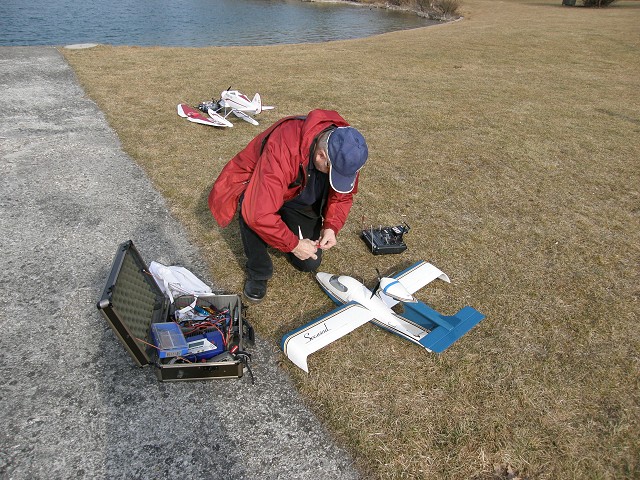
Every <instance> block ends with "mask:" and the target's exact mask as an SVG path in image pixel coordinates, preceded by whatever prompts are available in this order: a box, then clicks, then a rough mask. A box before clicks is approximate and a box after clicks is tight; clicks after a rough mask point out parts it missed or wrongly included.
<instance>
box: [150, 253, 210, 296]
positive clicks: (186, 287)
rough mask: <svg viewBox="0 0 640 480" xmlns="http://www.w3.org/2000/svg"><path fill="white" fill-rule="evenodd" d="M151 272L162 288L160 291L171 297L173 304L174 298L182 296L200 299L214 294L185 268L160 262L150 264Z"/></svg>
mask: <svg viewBox="0 0 640 480" xmlns="http://www.w3.org/2000/svg"><path fill="white" fill-rule="evenodd" d="M149 271H150V272H151V274H152V275H153V278H154V279H155V281H156V283H157V284H158V286H159V287H160V290H162V291H163V292H164V293H166V294H167V295H168V296H169V300H170V301H171V302H172V303H173V299H174V297H179V296H181V295H193V296H194V297H198V296H201V295H208V294H211V293H212V291H211V287H209V286H208V285H207V284H205V283H204V282H203V281H202V280H200V279H199V278H198V277H196V276H195V275H194V274H193V273H191V272H190V271H189V270H187V269H186V268H184V267H178V266H170V267H167V266H166V265H163V264H161V263H158V262H151V264H149Z"/></svg>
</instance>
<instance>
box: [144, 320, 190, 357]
mask: <svg viewBox="0 0 640 480" xmlns="http://www.w3.org/2000/svg"><path fill="white" fill-rule="evenodd" d="M151 336H152V337H153V343H154V345H155V346H156V347H158V357H160V358H167V357H181V356H183V355H186V354H187V353H188V352H189V347H188V346H187V341H186V340H185V338H184V335H183V333H182V330H180V326H179V325H178V324H177V323H174V322H164V323H153V324H151Z"/></svg>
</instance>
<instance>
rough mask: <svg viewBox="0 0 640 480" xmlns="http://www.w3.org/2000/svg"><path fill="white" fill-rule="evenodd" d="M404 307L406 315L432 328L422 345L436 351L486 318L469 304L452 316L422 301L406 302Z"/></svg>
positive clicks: (452, 342) (423, 339)
mask: <svg viewBox="0 0 640 480" xmlns="http://www.w3.org/2000/svg"><path fill="white" fill-rule="evenodd" d="M404 308H405V311H404V313H403V316H404V317H406V318H407V319H409V320H411V321H413V322H415V323H417V324H418V325H420V326H421V327H424V328H426V329H428V330H431V331H430V332H429V333H428V334H427V335H426V336H425V337H423V338H422V339H421V340H420V345H422V346H423V347H424V348H427V349H429V350H431V351H432V352H436V353H442V352H444V351H445V350H446V349H447V348H449V347H450V346H451V345H453V344H454V343H455V342H456V340H458V339H460V338H462V337H463V336H464V334H465V333H467V332H468V331H469V330H471V329H472V328H473V327H475V326H476V325H477V324H478V323H480V321H481V320H482V319H483V318H484V314H482V313H480V312H479V311H478V310H476V309H475V308H473V307H469V306H467V307H464V308H462V309H460V310H459V311H458V313H456V314H455V315H451V316H445V315H441V314H440V313H438V312H437V311H435V310H434V309H432V308H431V307H429V306H427V305H425V304H424V303H421V302H418V303H405V304H404Z"/></svg>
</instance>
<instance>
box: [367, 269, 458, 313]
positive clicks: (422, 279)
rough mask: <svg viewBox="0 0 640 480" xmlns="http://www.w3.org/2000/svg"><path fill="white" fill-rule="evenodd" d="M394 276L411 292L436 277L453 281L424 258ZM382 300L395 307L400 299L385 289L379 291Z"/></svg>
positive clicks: (449, 281)
mask: <svg viewBox="0 0 640 480" xmlns="http://www.w3.org/2000/svg"><path fill="white" fill-rule="evenodd" d="M391 278H394V279H395V280H397V281H398V282H400V283H401V284H402V286H403V287H404V288H405V289H406V290H407V291H408V292H409V293H415V292H417V291H418V290H420V289H421V288H422V287H424V286H425V285H427V284H428V283H431V282H433V281H434V280H435V279H436V278H439V279H440V280H443V281H445V282H447V283H451V280H449V277H448V276H447V274H446V273H444V272H443V271H442V270H440V269H439V268H437V267H435V266H433V265H431V264H430V263H427V262H425V261H424V260H422V261H420V262H417V263H415V264H414V265H412V266H410V267H409V268H407V269H406V270H403V271H402V272H400V273H398V274H396V275H393V276H392V277H391ZM379 295H380V298H381V299H382V301H383V302H384V303H385V304H386V305H387V306H388V307H389V308H391V307H393V306H394V305H396V304H397V303H398V300H396V299H394V298H391V297H390V296H388V295H385V293H384V291H380V292H379Z"/></svg>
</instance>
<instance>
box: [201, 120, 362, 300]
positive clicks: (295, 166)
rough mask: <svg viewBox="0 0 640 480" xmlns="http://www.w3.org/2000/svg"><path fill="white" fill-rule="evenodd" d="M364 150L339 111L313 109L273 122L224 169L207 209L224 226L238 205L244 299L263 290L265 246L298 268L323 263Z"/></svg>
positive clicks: (269, 267) (268, 272) (269, 268)
mask: <svg viewBox="0 0 640 480" xmlns="http://www.w3.org/2000/svg"><path fill="white" fill-rule="evenodd" d="M367 156H368V149H367V144H366V142H365V139H364V137H363V136H362V134H360V132H358V130H356V129H355V128H353V127H350V126H349V124H348V123H347V122H346V121H345V120H344V119H343V118H342V117H341V116H340V115H339V114H338V113H337V112H334V111H332V110H313V111H311V112H309V114H308V115H306V116H296V117H286V118H283V119H282V120H280V121H278V122H276V123H275V124H274V125H272V126H271V127H269V128H268V129H267V130H266V131H264V132H262V133H261V134H259V135H258V136H257V137H255V138H254V139H253V140H252V141H251V142H249V144H248V145H247V146H246V147H245V148H244V149H243V150H242V151H241V152H240V153H238V154H237V155H236V156H235V157H233V159H231V161H230V162H229V163H227V165H226V166H225V167H224V168H223V169H222V172H221V173H220V175H219V176H218V178H217V180H216V181H215V183H214V185H213V189H212V190H211V193H210V194H209V208H210V209H211V213H213V216H214V218H215V219H216V221H217V222H218V224H219V225H220V226H221V227H226V226H227V225H229V223H230V222H231V220H232V219H233V216H234V215H235V212H236V209H237V207H238V205H239V206H240V215H239V216H238V218H239V223H240V235H241V237H242V244H243V246H244V253H245V255H246V257H247V262H246V272H247V278H246V281H245V285H244V292H243V293H244V295H245V297H246V298H247V299H248V300H251V301H253V302H259V301H261V300H262V299H263V298H264V296H265V295H266V293H267V280H269V279H270V278H271V276H272V275H273V263H272V261H271V257H270V256H269V253H268V252H267V247H268V246H271V247H274V248H276V249H278V250H280V251H282V252H285V253H288V259H289V261H290V262H291V264H293V265H294V266H295V267H296V268H298V269H299V270H302V271H312V270H315V269H316V268H318V267H319V266H320V262H321V260H322V251H323V250H328V249H330V248H331V247H333V246H334V245H336V236H337V234H338V232H339V231H340V229H341V228H342V227H343V225H344V223H345V222H346V220H347V216H348V215H349V211H350V210H351V205H352V204H353V195H354V194H355V193H356V192H357V189H358V172H359V171H360V169H361V168H362V167H363V166H364V164H365V162H366V161H367Z"/></svg>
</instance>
